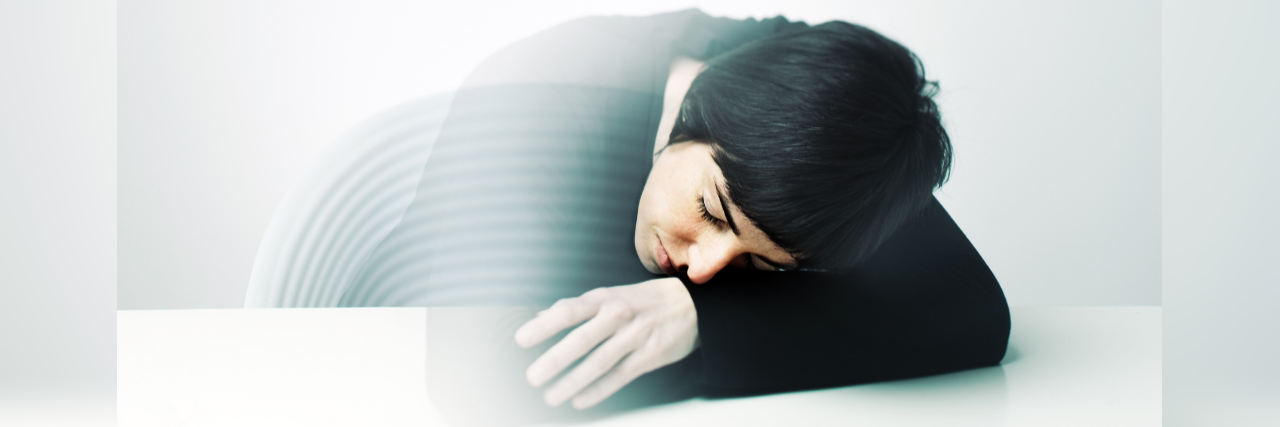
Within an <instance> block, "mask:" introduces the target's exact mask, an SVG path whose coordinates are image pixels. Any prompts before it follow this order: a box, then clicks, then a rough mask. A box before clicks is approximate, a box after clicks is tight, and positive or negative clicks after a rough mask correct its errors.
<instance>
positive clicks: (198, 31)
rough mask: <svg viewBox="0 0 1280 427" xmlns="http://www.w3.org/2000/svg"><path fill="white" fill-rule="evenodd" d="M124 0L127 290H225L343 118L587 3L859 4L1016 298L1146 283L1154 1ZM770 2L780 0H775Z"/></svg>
mask: <svg viewBox="0 0 1280 427" xmlns="http://www.w3.org/2000/svg"><path fill="white" fill-rule="evenodd" d="M437 3H438V2H418V1H408V0H382V1H364V2H334V1H324V2H309V1H284V0H273V1H247V0H246V1H222V2H214V1H206V2H194V1H187V2H166V1H139V0H125V1H121V2H120V6H119V10H118V18H119V24H118V25H119V31H118V43H119V56H118V58H119V69H118V70H119V77H118V88H119V104H118V106H119V148H118V167H119V173H118V179H119V183H118V191H119V196H118V201H119V202H118V203H119V221H118V233H119V246H118V248H119V262H118V269H119V273H118V277H119V284H118V307H119V308H120V309H151V308H204V307H238V306H240V305H241V304H242V303H243V300H244V292H245V288H246V284H247V280H248V276H249V272H250V269H251V267H252V263H253V259H254V255H255V250H256V248H257V245H258V242H259V240H260V239H261V237H262V234H263V231H264V230H265V228H266V225H267V223H268V221H269V219H270V217H271V214H272V211H273V209H274V208H275V206H276V204H277V203H278V202H279V201H280V200H281V199H282V197H283V196H284V194H285V192H286V191H287V190H288V189H289V188H290V186H291V185H293V184H295V183H296V180H297V179H298V178H299V177H300V176H301V174H302V171H303V169H304V168H305V167H306V165H307V164H308V162H310V161H311V160H312V159H314V158H315V156H316V155H317V154H318V152H319V151H320V150H321V149H322V148H323V147H324V146H325V145H326V144H327V143H329V142H330V141H332V140H334V139H335V138H336V137H337V136H338V135H339V134H341V133H342V132H343V130H345V129H348V128H350V127H352V126H354V125H355V124H357V123H359V122H360V121H361V120H362V119H365V118H367V117H369V116H371V115H373V114H375V113H376V112H378V111H381V110H383V109H386V108H389V107H391V106H393V105H396V104H398V103H400V102H403V101H406V100H408V99H412V98H415V97H418V96H421V95H426V94H430V93H434V92H439V91H444V90H448V89H450V88H452V87H454V86H455V85H457V84H458V83H459V82H461V80H462V79H463V77H465V75H466V73H467V71H468V70H469V69H470V67H472V66H474V65H475V64H476V63H478V62H479V61H480V60H481V59H483V58H484V57H485V56H486V55H487V54H488V53H490V52H492V51H494V50H496V49H497V48H499V47H501V46H503V45H505V44H507V43H510V42H512V41H515V40H518V39H520V38H522V37H524V36H527V35H530V34H533V33H535V32H537V31H539V30H540V29H543V28H546V27H549V26H551V25H554V24H556V23H559V22H563V21H565V20H568V19H571V18H574V17H578V16H583V15H589V14H650V13H656V12H662V11H669V10H677V9H683V8H686V7H691V6H695V5H697V6H699V7H701V8H702V9H703V10H704V11H706V12H708V13H710V14H713V15H727V16H731V17H748V16H755V17H768V16H773V15H776V14H779V13H783V14H785V15H786V16H788V17H789V18H791V19H794V20H805V21H809V22H811V23H812V22H821V21H825V20H830V19H843V20H847V21H851V22H856V23H861V24H864V25H867V26H869V27H871V28H874V29H877V30H879V31H881V32H883V33H885V34H886V35H888V36H890V37H892V38H895V39H897V40H899V41H901V42H902V43H904V44H905V45H907V46H908V47H909V48H911V49H913V50H915V51H916V52H917V53H918V54H919V55H920V56H921V57H922V58H923V60H924V61H925V65H926V67H927V69H928V70H929V72H930V74H931V76H932V77H933V78H935V79H938V80H940V82H941V85H942V88H943V92H942V95H941V97H940V103H941V105H942V108H943V112H944V118H945V120H946V121H947V123H948V126H949V129H950V131H951V132H952V137H953V142H954V144H955V148H956V155H957V162H956V165H955V169H954V175H953V178H952V180H951V182H950V183H949V184H948V185H947V186H946V187H944V188H943V190H942V191H941V192H940V193H939V195H938V197H939V199H940V200H941V201H942V203H943V204H944V205H945V206H946V207H947V208H948V210H949V211H950V212H951V214H952V215H953V216H954V217H955V219H956V221H957V222H958V223H959V224H960V226H961V227H962V228H963V229H964V230H965V232H966V233H967V234H968V236H969V238H970V239H971V240H972V241H973V242H974V244H975V245H976V246H977V248H978V250H979V251H980V252H981V253H982V254H983V256H984V257H985V258H986V260H987V262H988V263H989V264H990V265H991V268H992V270H993V271H995V273H996V276H997V277H998V278H999V279H1000V281H1001V283H1002V284H1003V285H1004V288H1005V292H1006V294H1007V296H1008V297H1009V301H1010V303H1011V304H1015V305H1160V304H1161V303H1162V300H1161V285H1160V279H1161V276H1160V274H1161V271H1160V265H1161V264H1160V244H1161V237H1160V224H1161V212H1160V201H1161V199H1160V197H1161V196H1160V194H1161V193H1160V188H1161V187H1160V178H1161V169H1160V154H1161V151H1160V150H1161V148H1160V137H1161V133H1160V123H1161V122H1160V111H1161V110H1160V108H1161V107H1160V102H1161V98H1160V78H1161V69H1160V47H1161V41H1160V34H1161V21H1160V3H1159V2H1157V1H1127V2H1112V1H1089V2H1044V3H1040V4H1029V3H1026V2H995V1H970V2H939V1H896V2H891V1H854V2H836V1H827V2H823V1H787V2H761V1H709V2H688V1H651V2H643V3H641V2H628V3H626V4H604V3H603V2H593V1H557V2H555V3H554V6H548V3H546V2H514V1H513V2H484V1H471V2H454V3H450V4H447V5H442V4H437ZM783 4H785V6H782V5H783Z"/></svg>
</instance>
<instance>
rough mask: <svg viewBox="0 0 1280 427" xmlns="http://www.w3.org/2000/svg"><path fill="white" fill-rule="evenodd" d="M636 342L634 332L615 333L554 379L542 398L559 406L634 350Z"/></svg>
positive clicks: (637, 342) (549, 403) (550, 403)
mask: <svg viewBox="0 0 1280 427" xmlns="http://www.w3.org/2000/svg"><path fill="white" fill-rule="evenodd" d="M638 344H639V340H638V339H637V335H636V334H619V335H615V336H614V337H613V338H610V339H609V340H608V341H605V342H604V344H601V345H600V347H599V348H597V349H596V350H595V351H592V352H591V354H590V355H588V356H587V358H586V359H585V360H583V361H582V363H579V364H578V366H577V367H575V368H573V370H572V371H570V372H569V373H568V374H565V376H564V377H563V378H560V381H556V383H555V385H553V386H551V387H550V388H548V389H547V391H546V393H544V394H543V396H542V397H543V400H545V401H546V402H547V404H548V405H551V406H560V404H561V403H564V401H566V400H569V398H570V397H573V396H574V395H576V394H578V392H580V391H582V389H584V388H586V387H587V386H588V385H591V383H592V382H595V381H596V379H598V378H600V376H601V375H604V374H605V373H606V372H609V371H610V370H611V369H613V367H614V365H617V364H618V361H619V360H622V358H624V357H626V356H627V354H630V353H631V352H632V351H633V350H635V349H636V348H637V347H638Z"/></svg>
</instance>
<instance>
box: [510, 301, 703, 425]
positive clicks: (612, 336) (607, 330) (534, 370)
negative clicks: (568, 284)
mask: <svg viewBox="0 0 1280 427" xmlns="http://www.w3.org/2000/svg"><path fill="white" fill-rule="evenodd" d="M583 321H586V323H583V324H582V325H581V326H578V327H577V328H576V329H574V330H573V332H570V333H569V335H567V336H565V337H564V339H563V340H560V342H559V343H556V345H555V346H552V347H551V349H550V350H547V352H546V353H545V354H543V355H542V356H541V357H539V358H538V360H536V361H534V362H533V364H532V365H529V369H528V370H527V371H525V376H526V378H528V380H529V384H532V385H533V386H534V387H541V386H542V385H543V384H545V383H546V382H547V381H549V380H551V379H552V378H554V377H555V376H556V375H557V374H559V373H560V372H561V371H564V369H565V368H567V367H568V366H569V365H571V364H573V362H574V361H576V360H578V359H579V358H581V357H583V356H584V355H585V356H586V359H584V360H583V361H582V363H580V364H578V366H577V367H575V368H574V369H573V370H572V371H570V372H569V373H568V374H566V375H564V376H563V377H562V378H560V380H559V381H557V382H556V383H555V384H554V385H552V386H551V387H548V388H547V389H546V391H545V392H544V393H543V400H545V401H546V402H547V404H548V405H551V406H559V405H560V404H561V403H564V401H565V400H568V399H569V398H573V406H574V407H575V408H578V409H586V408H589V407H591V406H594V405H595V404H597V403H600V402H601V401H603V400H604V399H605V398H607V397H609V396H610V395H613V393H614V392H616V391H618V390H619V389H621V388H622V386H624V385H627V383H630V382H631V381H632V380H634V379H636V378H637V377H639V376H640V375H643V374H645V373H647V372H650V371H653V370H655V369H658V368H661V367H663V366H666V365H669V364H671V363H675V362H676V361H679V360H680V359H683V358H684V357H685V356H688V355H689V353H691V352H693V349H694V348H696V347H697V345H698V314H697V311H696V310H694V307H693V299H692V298H691V297H690V296H689V291H688V290H687V289H685V287H684V284H683V283H681V282H680V280H679V279H675V278H663V279H654V280H649V281H646V282H641V283H637V284H634V285H626V286H615V287H611V288H597V289H593V290H591V291H590V292H587V293H585V294H582V296H580V297H577V298H567V299H562V300H560V301H557V302H556V303H555V305H552V306H551V308H548V309H546V310H543V311H541V312H539V313H538V315H537V317H534V318H533V320H530V321H529V322H528V323H525V324H524V325H523V326H521V327H520V329H519V330H517V331H516V344H518V345H520V346H521V347H524V348H529V347H532V346H534V345H537V344H538V343H540V342H542V341H545V340H546V339H547V338H550V337H552V336H554V335H556V334H557V333H559V332H560V331H563V330H564V329H566V328H569V327H572V326H574V325H577V324H578V323H582V322H583ZM602 341H603V342H604V344H600V343H601V342H602ZM596 345H599V347H598V348H597V347H596ZM593 348H594V349H595V350H594V351H592V349H593ZM587 352H591V354H587Z"/></svg>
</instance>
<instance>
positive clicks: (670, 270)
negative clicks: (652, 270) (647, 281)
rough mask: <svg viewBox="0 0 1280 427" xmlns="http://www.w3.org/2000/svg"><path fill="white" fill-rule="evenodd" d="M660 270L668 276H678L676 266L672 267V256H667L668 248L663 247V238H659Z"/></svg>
mask: <svg viewBox="0 0 1280 427" xmlns="http://www.w3.org/2000/svg"><path fill="white" fill-rule="evenodd" d="M657 240H658V268H661V269H662V273H663V274H666V275H668V276H675V275H676V268H675V266H673V265H671V256H670V255H667V248H666V247H664V246H662V238H661V237H658V238H657Z"/></svg>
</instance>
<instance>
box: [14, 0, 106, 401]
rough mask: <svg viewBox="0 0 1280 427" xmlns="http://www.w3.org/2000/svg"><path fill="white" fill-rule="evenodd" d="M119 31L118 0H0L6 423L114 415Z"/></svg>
mask: <svg viewBox="0 0 1280 427" xmlns="http://www.w3.org/2000/svg"><path fill="white" fill-rule="evenodd" d="M115 31H116V26H115V4H114V2H103V1H85V0H71V1H67V0H55V1H40V2H9V1H0V425H3V426H17V425H24V426H25V425H97V423H98V421H99V420H107V422H110V419H112V418H113V415H114V408H115V404H114V403H115V402H114V399H113V397H112V396H113V395H114V393H115V365H116V363H115V361H116V359H115V354H116V353H115V349H116V347H115V328H116V315H115V304H114V303H115V298H116V255H115V249H116V230H115V225H116V179H115V177H116V162H115V160H116V159H115V150H116V141H115V133H116V115H115V107H116V90H115V77H116V75H115V72H116V57H115V54H116V50H115V49H116V45H115V39H114V35H115ZM50 420H52V422H51V421H50ZM103 424H104V425H105V424H106V423H103Z"/></svg>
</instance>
